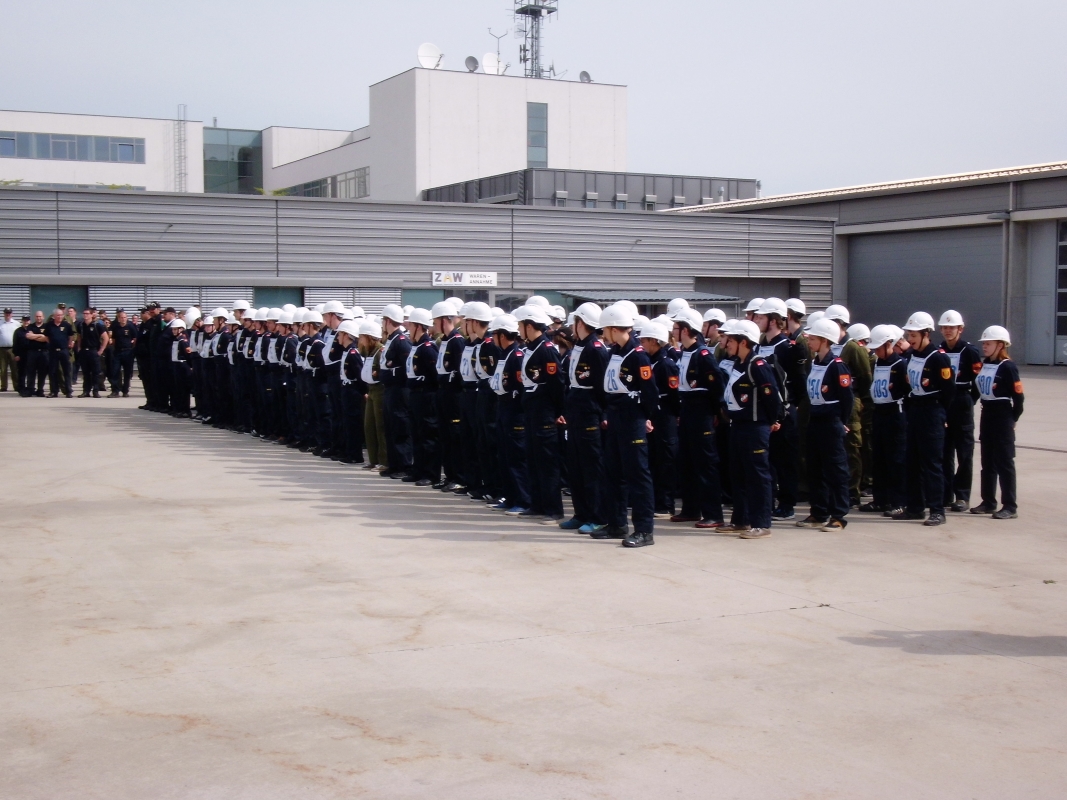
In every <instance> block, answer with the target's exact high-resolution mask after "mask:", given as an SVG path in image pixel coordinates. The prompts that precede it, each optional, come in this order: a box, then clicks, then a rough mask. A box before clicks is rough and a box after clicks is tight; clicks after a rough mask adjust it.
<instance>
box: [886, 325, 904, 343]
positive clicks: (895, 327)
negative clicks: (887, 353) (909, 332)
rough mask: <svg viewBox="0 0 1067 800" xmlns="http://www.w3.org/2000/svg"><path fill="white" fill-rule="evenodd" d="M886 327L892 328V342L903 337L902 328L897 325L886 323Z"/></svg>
mask: <svg viewBox="0 0 1067 800" xmlns="http://www.w3.org/2000/svg"><path fill="white" fill-rule="evenodd" d="M886 327H887V328H892V330H893V344H896V343H897V342H899V341H900V340H901V339H903V338H904V329H903V328H902V327H900V326H899V325H887V326H886Z"/></svg>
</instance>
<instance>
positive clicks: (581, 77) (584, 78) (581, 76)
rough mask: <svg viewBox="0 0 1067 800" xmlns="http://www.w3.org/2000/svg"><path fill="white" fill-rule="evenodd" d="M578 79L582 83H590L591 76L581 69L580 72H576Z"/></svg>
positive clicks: (591, 80)
mask: <svg viewBox="0 0 1067 800" xmlns="http://www.w3.org/2000/svg"><path fill="white" fill-rule="evenodd" d="M578 80H580V81H581V82H582V83H592V82H593V77H592V76H591V75H590V74H589V73H588V72H586V71H585V70H584V69H583V70H582V71H581V72H580V73H578Z"/></svg>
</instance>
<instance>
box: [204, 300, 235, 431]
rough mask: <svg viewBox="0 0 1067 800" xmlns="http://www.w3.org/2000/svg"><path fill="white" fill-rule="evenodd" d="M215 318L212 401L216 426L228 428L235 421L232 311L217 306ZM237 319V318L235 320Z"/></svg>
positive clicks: (212, 348) (212, 343)
mask: <svg viewBox="0 0 1067 800" xmlns="http://www.w3.org/2000/svg"><path fill="white" fill-rule="evenodd" d="M211 315H212V317H213V318H214V320H215V338H214V339H213V340H212V342H211V351H210V355H211V369H212V370H213V371H214V373H215V381H214V383H215V393H214V395H213V397H212V402H213V403H214V405H215V419H214V420H213V421H212V423H211V424H212V425H213V426H214V427H216V428H227V427H229V426H230V425H231V424H232V422H233V395H232V393H231V391H230V359H229V350H230V342H231V341H232V339H233V334H232V333H231V328H230V324H229V320H230V319H232V318H231V317H230V313H229V312H228V311H227V310H226V309H225V308H221V307H219V308H216V309H215V310H214V311H212V312H211ZM235 321H236V320H235Z"/></svg>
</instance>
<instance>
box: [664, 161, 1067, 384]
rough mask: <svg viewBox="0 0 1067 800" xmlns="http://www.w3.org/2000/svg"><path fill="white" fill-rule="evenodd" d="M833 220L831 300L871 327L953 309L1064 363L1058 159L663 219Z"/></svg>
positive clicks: (1064, 269) (1065, 244)
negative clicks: (915, 313) (767, 217)
mask: <svg viewBox="0 0 1067 800" xmlns="http://www.w3.org/2000/svg"><path fill="white" fill-rule="evenodd" d="M701 212H706V213H711V214H714V215H716V216H721V215H722V214H734V213H736V214H743V215H745V216H746V217H752V216H753V215H755V216H760V215H764V214H766V215H770V216H775V217H780V216H783V215H784V216H794V215H795V216H803V217H807V218H813V217H814V218H822V219H826V220H832V221H833V222H834V280H833V287H834V288H833V294H834V300H835V301H837V302H842V303H846V304H847V305H848V306H849V307H850V309H851V310H852V312H853V317H854V318H855V319H858V320H862V321H865V322H868V323H871V324H874V323H878V322H894V323H896V324H898V325H899V324H902V323H903V322H904V320H905V319H906V318H907V316H908V314H910V313H911V312H912V311H916V310H920V309H921V310H925V311H929V312H931V313H933V314H934V315H935V316H936V315H937V314H938V313H940V312H941V311H943V310H945V309H947V308H955V309H957V310H958V311H960V312H961V313H962V314H963V316H964V319H965V320H967V322H968V329H969V334H970V335H971V336H977V335H978V333H979V332H980V331H981V330H982V328H984V327H985V326H987V325H992V324H1004V325H1006V326H1007V327H1008V328H1009V330H1011V332H1012V338H1013V351H1014V353H1015V357H1016V358H1017V359H1019V360H1020V361H1024V362H1025V363H1030V364H1067V162H1057V163H1051V164H1039V165H1035V166H1028V167H1017V168H1013V169H1000V170H989V171H985V172H972V173H965V174H959V175H947V176H942V177H935V178H925V179H919V180H911V181H898V182H894V183H881V184H872V185H868V186H855V187H849V188H845V189H837V190H830V191H823V192H805V193H799V194H791V195H780V196H776V197H766V198H759V199H757V198H753V199H748V200H735V201H731V202H727V203H715V204H706V205H703V206H698V207H695V208H687V209H682V210H679V211H674V212H669V213H668V214H665V215H664V216H675V215H677V216H691V215H692V216H697V215H699V214H700V213H701Z"/></svg>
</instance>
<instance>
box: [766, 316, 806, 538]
mask: <svg viewBox="0 0 1067 800" xmlns="http://www.w3.org/2000/svg"><path fill="white" fill-rule="evenodd" d="M757 353H758V355H759V356H760V357H761V358H763V359H765V360H766V361H767V363H768V364H769V365H770V366H771V368H772V369H773V371H774V376H775V382H776V384H777V386H778V393H779V395H780V397H781V399H782V408H781V412H780V414H781V419H780V423H781V427H780V428H779V429H778V430H777V431H774V432H773V433H771V442H770V464H771V475H772V477H773V479H774V486H775V499H776V500H777V512H776V513H777V514H778V515H779V516H781V517H785V518H789V517H790V516H792V514H793V508H794V506H795V505H796V502H797V486H798V484H799V481H800V427H799V425H798V422H797V402H798V398H797V395H796V392H797V390H798V388H799V389H800V390H801V391H803V386H804V371H805V370H806V369H807V353H806V351H805V350H804V348H801V347H800V346H799V345H797V343H796V341H795V340H794V339H792V338H790V337H789V335H788V334H786V333H784V332H783V333H779V334H778V335H777V336H775V337H774V338H773V339H771V340H770V341H768V342H767V343H766V344H763V345H760V347H759V348H758V350H757Z"/></svg>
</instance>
